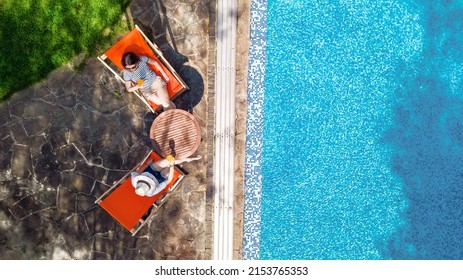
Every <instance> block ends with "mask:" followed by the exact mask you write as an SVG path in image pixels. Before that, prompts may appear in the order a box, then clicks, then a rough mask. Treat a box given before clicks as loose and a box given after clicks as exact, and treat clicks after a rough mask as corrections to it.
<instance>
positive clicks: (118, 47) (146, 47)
mask: <svg viewBox="0 0 463 280" xmlns="http://www.w3.org/2000/svg"><path fill="white" fill-rule="evenodd" d="M126 52H133V53H135V54H137V55H145V56H148V57H150V58H152V59H154V60H156V61H157V62H158V63H159V64H160V65H161V67H162V68H163V70H164V71H165V72H166V73H167V76H168V77H169V82H168V83H167V86H166V87H167V92H168V93H169V97H170V99H171V100H173V99H174V98H175V97H177V96H178V95H180V94H181V93H182V92H184V91H185V90H187V89H188V86H187V85H186V83H185V82H184V81H183V80H182V79H181V78H180V76H179V75H178V74H177V72H176V71H175V70H174V68H173V67H172V66H171V65H170V64H169V62H168V61H167V60H166V59H165V58H164V56H163V54H162V52H161V51H160V49H159V48H158V47H157V46H156V45H155V44H154V43H152V42H151V41H150V40H149V39H148V37H146V35H145V34H144V33H143V32H142V31H141V29H140V28H139V27H138V26H137V25H135V28H134V29H133V30H132V31H130V32H129V33H128V34H127V35H125V36H124V37H123V38H122V39H120V40H119V41H118V42H117V43H116V44H115V45H113V46H112V47H111V48H110V49H109V50H107V51H106V52H105V53H104V54H103V55H100V56H99V57H98V59H99V60H100V61H101V62H102V63H103V65H104V66H106V67H107V68H108V69H109V70H110V71H111V72H112V73H113V74H114V75H115V76H116V78H117V79H118V80H120V81H121V82H122V83H124V79H122V76H121V72H122V70H123V69H124V67H123V66H122V56H123V55H124V53H126ZM106 59H109V60H110V61H111V62H112V63H113V64H114V65H116V66H117V68H119V70H120V71H118V72H119V73H118V72H116V71H115V70H114V69H113V68H112V67H111V66H109V64H108V63H106ZM150 67H151V69H153V71H155V72H156V73H157V74H158V75H159V76H161V77H162V75H160V73H159V72H158V70H157V69H156V68H155V67H153V66H152V65H150ZM135 94H137V96H138V97H139V98H140V99H141V100H142V101H143V102H144V103H145V104H146V105H147V106H149V108H150V110H151V111H153V112H154V111H156V110H158V109H159V108H160V106H159V105H157V104H155V103H153V102H151V101H148V100H146V98H144V97H143V95H142V94H141V93H140V92H136V93H135Z"/></svg>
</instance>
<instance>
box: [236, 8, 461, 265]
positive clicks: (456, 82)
mask: <svg viewBox="0 0 463 280" xmlns="http://www.w3.org/2000/svg"><path fill="white" fill-rule="evenodd" d="M378 2H379V3H378ZM462 14H463V4H459V2H457V1H454V2H452V1H437V2H432V3H428V1H424V0H423V1H421V0H409V1H373V0H371V1H355V0H344V1H328V0H326V1H322V0H316V1H305V0H291V1H289V0H286V1H285V0H272V1H268V3H267V2H265V1H252V5H251V47H250V61H249V78H248V80H249V81H248V114H247V118H248V123H247V146H246V174H245V177H246V178H245V180H246V182H245V185H246V189H245V215H244V216H245V218H244V219H245V221H244V240H243V244H244V245H243V247H244V253H243V258H244V259H462V258H463V241H462V240H463V227H462V225H463V215H462V209H463V207H462V206H463V194H462V193H463V192H462V190H463V187H462V186H463V167H462V164H461V162H463V102H462V90H463V83H462V76H463V75H462V74H463V52H462V51H461V49H460V46H463V25H462V24H461V23H460V22H459V20H458V18H461V15H462Z"/></svg>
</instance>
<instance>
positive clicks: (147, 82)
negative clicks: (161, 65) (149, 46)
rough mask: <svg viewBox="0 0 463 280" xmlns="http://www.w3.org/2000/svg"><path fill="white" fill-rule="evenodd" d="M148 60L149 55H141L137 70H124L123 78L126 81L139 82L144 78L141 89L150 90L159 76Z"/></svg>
mask: <svg viewBox="0 0 463 280" xmlns="http://www.w3.org/2000/svg"><path fill="white" fill-rule="evenodd" d="M148 60H149V58H148V57H147V56H143V55H141V56H140V61H139V62H138V64H137V66H136V67H135V70H133V71H132V70H123V71H122V78H123V79H124V81H132V82H134V83H135V84H137V83H138V80H142V81H143V86H142V87H141V90H142V91H143V90H148V89H149V88H150V86H151V85H152V84H153V82H154V79H156V77H157V75H156V73H154V71H153V70H151V68H150V67H149V66H148Z"/></svg>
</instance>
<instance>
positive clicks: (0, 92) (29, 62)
mask: <svg viewBox="0 0 463 280" xmlns="http://www.w3.org/2000/svg"><path fill="white" fill-rule="evenodd" d="M129 4H130V0H0V77H1V82H0V100H5V99H6V98H8V97H9V96H11V94H13V93H14V92H16V91H18V90H21V89H24V88H26V87H27V86H30V85H32V84H33V83H35V82H38V81H40V80H42V79H44V78H45V77H46V76H47V75H48V74H49V73H50V72H51V71H52V70H54V69H56V68H58V67H59V66H61V65H63V64H64V63H67V62H69V61H70V60H71V59H72V58H73V57H75V56H76V55H78V54H82V53H85V54H87V55H89V56H94V55H96V54H100V52H101V50H103V52H104V50H105V49H106V48H108V47H109V46H110V43H111V42H112V40H113V39H114V37H115V36H116V35H117V34H120V33H121V31H122V28H123V27H122V26H123V25H124V24H125V22H123V21H121V15H122V13H123V12H124V10H125V9H126V8H127V6H128V5H129ZM126 31H127V30H125V32H126Z"/></svg>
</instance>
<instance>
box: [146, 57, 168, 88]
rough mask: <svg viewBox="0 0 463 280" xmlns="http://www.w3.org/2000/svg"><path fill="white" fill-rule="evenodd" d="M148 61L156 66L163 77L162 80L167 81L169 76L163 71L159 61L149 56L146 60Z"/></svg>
mask: <svg viewBox="0 0 463 280" xmlns="http://www.w3.org/2000/svg"><path fill="white" fill-rule="evenodd" d="M148 63H149V64H151V65H153V66H154V67H156V69H158V70H159V72H160V73H161V75H162V77H163V78H164V81H166V83H168V82H169V76H167V73H166V72H165V71H164V69H162V67H161V65H159V63H158V62H157V61H156V60H154V59H152V58H150V59H149V60H148Z"/></svg>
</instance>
